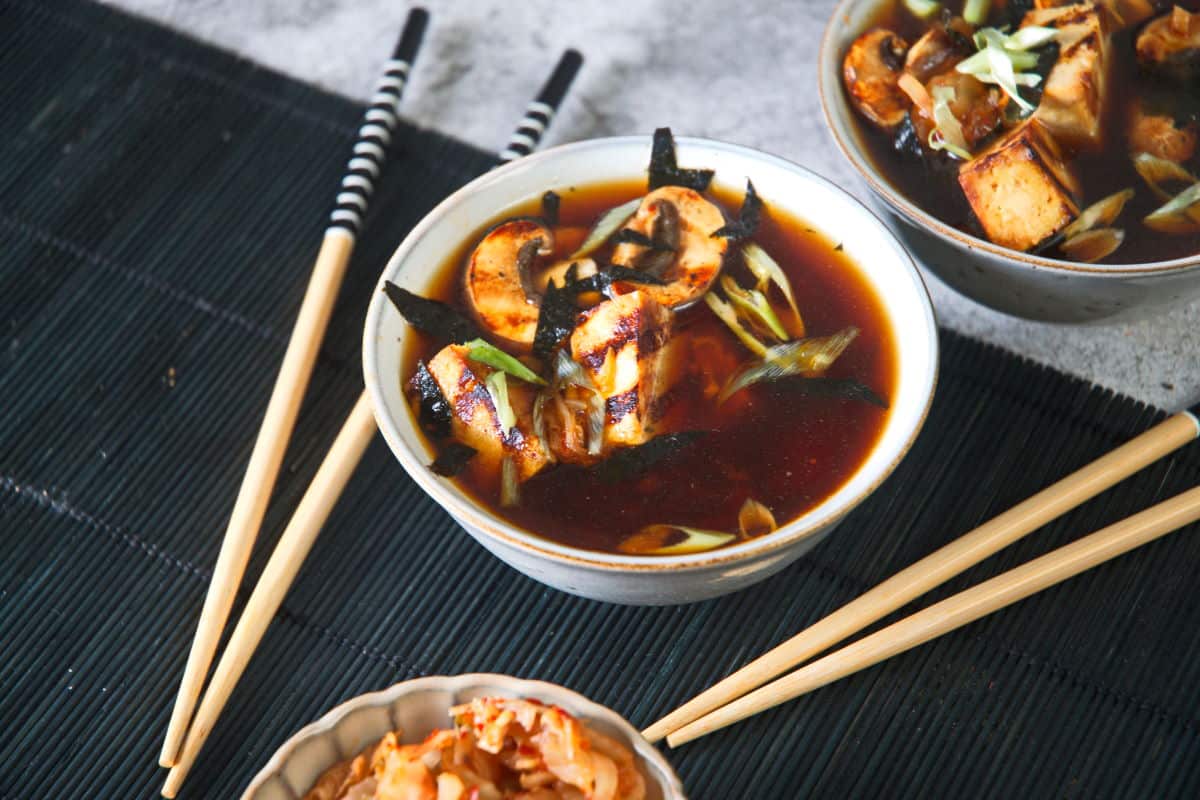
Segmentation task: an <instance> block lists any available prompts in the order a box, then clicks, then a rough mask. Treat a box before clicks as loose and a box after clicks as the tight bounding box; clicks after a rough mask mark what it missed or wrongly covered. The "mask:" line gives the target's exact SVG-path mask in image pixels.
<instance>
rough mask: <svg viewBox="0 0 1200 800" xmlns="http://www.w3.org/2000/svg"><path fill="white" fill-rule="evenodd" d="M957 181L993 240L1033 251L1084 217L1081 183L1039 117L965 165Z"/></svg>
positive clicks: (1012, 132) (959, 171)
mask: <svg viewBox="0 0 1200 800" xmlns="http://www.w3.org/2000/svg"><path fill="white" fill-rule="evenodd" d="M958 183H959V186H961V187H962V190H963V193H964V194H966V196H967V202H969V203H970V204H971V210H973V211H974V212H975V216H976V217H978V218H979V222H980V223H981V224H982V225H983V229H984V231H985V232H986V233H987V237H988V239H990V240H991V241H993V242H995V243H996V244H999V245H1003V246H1005V247H1011V248H1012V249H1014V250H1028V249H1029V248H1031V247H1033V246H1034V245H1036V244H1038V243H1039V242H1041V241H1042V240H1043V239H1046V238H1047V237H1049V236H1052V235H1054V234H1055V233H1057V232H1058V231H1060V230H1061V229H1062V228H1063V226H1065V225H1066V224H1067V223H1069V222H1070V221H1071V220H1073V219H1074V218H1075V217H1076V216H1077V215H1078V214H1079V207H1078V206H1077V205H1076V204H1075V197H1076V196H1078V193H1079V184H1078V181H1077V180H1076V178H1075V176H1074V175H1073V174H1072V173H1071V171H1070V169H1069V168H1068V167H1067V165H1066V164H1065V163H1064V161H1063V159H1062V154H1061V153H1060V151H1059V149H1058V147H1057V145H1056V144H1055V142H1054V139H1053V137H1052V136H1051V135H1050V134H1049V132H1048V131H1047V130H1046V128H1045V127H1044V126H1043V125H1042V124H1041V123H1039V122H1038V121H1037V120H1036V119H1030V120H1027V121H1026V122H1024V123H1023V124H1021V125H1020V126H1019V127H1017V128H1014V129H1013V130H1012V131H1011V132H1010V133H1009V134H1007V135H1006V136H1005V137H1004V138H1002V139H1000V140H999V141H998V142H996V143H995V144H993V145H992V146H991V147H989V148H988V149H987V150H984V151H983V152H982V153H980V154H979V155H977V156H975V158H972V159H971V160H970V161H968V162H966V163H965V164H963V165H962V166H961V167H960V168H959V170H958Z"/></svg>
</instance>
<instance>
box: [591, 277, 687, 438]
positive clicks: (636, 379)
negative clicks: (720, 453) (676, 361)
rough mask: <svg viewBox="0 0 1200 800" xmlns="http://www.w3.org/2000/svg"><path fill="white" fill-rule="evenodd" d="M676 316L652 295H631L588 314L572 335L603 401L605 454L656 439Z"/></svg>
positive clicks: (605, 304) (600, 306)
mask: <svg viewBox="0 0 1200 800" xmlns="http://www.w3.org/2000/svg"><path fill="white" fill-rule="evenodd" d="M672 316H673V314H672V313H671V310H670V309H668V308H666V307H665V306H663V305H661V304H659V303H658V302H656V301H655V300H654V299H653V298H652V297H650V296H649V295H648V294H646V293H644V292H640V291H639V292H630V293H629V294H624V295H619V296H617V297H615V298H613V299H611V300H606V301H605V302H603V303H600V304H599V305H597V306H594V307H593V308H591V309H589V310H588V311H586V312H584V314H583V319H582V320H581V321H580V323H579V326H578V327H576V328H575V332H574V333H572V334H571V343H570V344H571V356H572V358H574V359H575V360H576V361H577V362H578V363H579V364H580V366H582V367H583V368H584V370H585V371H587V373H588V376H589V377H590V378H591V379H592V382H593V383H594V384H595V386H596V388H597V389H598V390H599V391H600V394H601V395H602V396H603V397H604V403H605V420H604V446H605V448H609V447H614V446H628V445H636V444H641V443H643V442H645V441H647V440H649V439H650V438H651V437H653V435H654V430H653V428H654V423H655V422H656V421H657V419H658V408H657V405H658V398H659V395H660V394H661V393H662V391H663V389H664V386H663V384H664V375H665V363H666V359H667V353H668V350H669V348H668V346H667V345H668V341H669V339H670V335H671V320H672Z"/></svg>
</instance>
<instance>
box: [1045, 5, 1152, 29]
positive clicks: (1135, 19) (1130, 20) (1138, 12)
mask: <svg viewBox="0 0 1200 800" xmlns="http://www.w3.org/2000/svg"><path fill="white" fill-rule="evenodd" d="M1076 2H1077V0H1034V3H1033V7H1034V8H1037V9H1044V8H1058V7H1060V6H1070V5H1075V3H1076ZM1099 2H1100V7H1101V8H1102V9H1103V10H1104V11H1106V12H1108V21H1109V23H1110V25H1111V29H1112V30H1115V31H1119V30H1122V29H1124V28H1129V27H1132V26H1134V25H1137V24H1138V23H1139V22H1142V21H1143V20H1147V19H1150V17H1152V16H1154V3H1153V2H1152V1H1151V0H1099Z"/></svg>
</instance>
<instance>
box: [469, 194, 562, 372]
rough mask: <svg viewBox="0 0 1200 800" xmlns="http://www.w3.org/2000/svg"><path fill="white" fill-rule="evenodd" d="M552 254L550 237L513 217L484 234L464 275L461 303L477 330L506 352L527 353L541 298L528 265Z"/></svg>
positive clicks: (534, 223)
mask: <svg viewBox="0 0 1200 800" xmlns="http://www.w3.org/2000/svg"><path fill="white" fill-rule="evenodd" d="M553 249H554V234H553V233H551V231H550V229H549V228H547V227H546V226H545V225H544V224H543V223H542V222H541V221H540V220H535V219H531V218H525V217H518V218H517V219H510V220H508V221H507V222H502V223H500V224H499V225H497V226H496V227H494V228H492V229H491V230H490V231H488V233H487V235H485V236H484V237H483V240H482V241H480V242H479V244H478V245H476V246H475V251H474V252H473V253H471V259H470V262H469V263H468V264H467V270H466V294H467V303H468V304H469V305H470V307H471V311H472V312H474V314H475V317H476V319H478V320H479V322H480V324H481V325H483V326H484V327H485V328H487V329H488V331H489V332H491V333H492V334H493V335H494V336H496V337H497V338H498V339H500V340H501V341H502V343H503V344H506V345H508V346H510V347H516V348H520V349H528V348H529V347H530V345H532V344H533V335H534V332H535V331H536V330H537V320H538V307H539V303H540V302H541V294H540V293H538V292H537V290H536V289H535V288H534V282H533V277H532V273H533V269H534V262H535V261H536V260H537V258H538V257H539V256H546V255H549V254H550V253H551V252H552V251H553Z"/></svg>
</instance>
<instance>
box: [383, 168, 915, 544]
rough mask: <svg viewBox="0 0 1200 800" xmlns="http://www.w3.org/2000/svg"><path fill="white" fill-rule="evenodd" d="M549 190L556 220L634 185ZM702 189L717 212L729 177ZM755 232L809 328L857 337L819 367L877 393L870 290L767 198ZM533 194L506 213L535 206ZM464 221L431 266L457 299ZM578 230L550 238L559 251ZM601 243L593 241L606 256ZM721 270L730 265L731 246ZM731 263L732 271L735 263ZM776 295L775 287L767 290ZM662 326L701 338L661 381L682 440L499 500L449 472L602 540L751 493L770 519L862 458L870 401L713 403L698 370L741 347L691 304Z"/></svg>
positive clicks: (540, 480) (876, 309)
mask: <svg viewBox="0 0 1200 800" xmlns="http://www.w3.org/2000/svg"><path fill="white" fill-rule="evenodd" d="M556 191H558V192H559V194H560V195H561V196H562V210H561V223H560V224H561V225H564V226H580V227H581V229H582V228H587V227H590V225H591V224H592V222H593V221H594V220H595V219H596V218H597V217H598V216H599V215H600V214H602V213H603V212H604V211H606V210H608V209H609V208H612V207H613V206H616V205H619V204H621V203H623V202H626V201H628V200H630V199H632V198H634V197H639V196H641V195H643V194H645V191H646V190H645V183H644V181H638V182H636V183H633V182H630V183H619V184H608V185H602V186H594V187H586V188H583V189H576V188H567V189H558V190H556ZM711 195H712V196H714V197H715V199H716V200H717V201H718V202H719V203H720V204H721V205H722V206H723V207H724V208H725V210H726V213H727V215H728V213H729V212H730V211H731V210H733V211H736V209H737V208H738V207H739V205H740V203H741V190H738V191H733V192H731V191H724V190H721V189H716V190H715V191H714V192H712V193H711ZM764 199H765V201H766V204H767V218H766V219H764V221H763V223H762V225H761V227H760V228H759V232H758V234H757V235H756V236H755V241H757V242H758V243H759V244H760V245H762V246H763V247H764V248H765V249H766V250H767V251H768V252H769V253H771V254H772V256H774V258H775V259H776V260H777V261H778V262H779V263H780V264H781V265H782V266H783V268H784V270H785V272H786V273H787V275H788V277H789V278H790V280H791V283H792V286H793V288H794V291H795V293H796V299H797V302H798V304H799V306H800V311H801V314H802V315H803V317H804V320H805V324H806V326H807V332H808V335H810V336H816V335H824V334H829V333H833V332H834V331H836V330H838V329H840V328H843V327H845V326H847V325H857V326H858V327H859V328H860V329H861V331H862V332H861V334H860V335H859V337H858V339H857V340H855V342H854V343H853V344H852V345H851V346H850V348H849V349H848V350H847V351H846V352H845V353H844V354H843V355H842V356H841V358H840V359H838V361H837V362H836V363H835V364H834V366H833V368H832V369H831V370H830V371H829V376H830V377H837V378H853V379H856V380H859V381H862V382H863V383H865V384H867V385H868V386H870V387H871V388H872V389H874V390H875V391H876V392H877V393H879V394H880V395H882V396H883V397H884V398H889V399H890V398H891V397H892V395H893V391H894V387H895V345H894V342H893V334H892V331H891V329H890V327H889V325H888V323H887V318H886V316H885V314H884V311H883V308H882V305H881V303H880V301H879V298H878V297H877V296H876V295H875V292H874V290H873V289H872V288H871V287H870V286H869V285H868V284H867V283H866V281H865V280H864V278H863V277H862V275H861V274H860V272H859V271H858V269H857V268H856V267H855V266H854V265H853V263H852V262H851V261H850V260H849V259H848V258H847V257H846V256H845V255H843V254H842V253H841V252H840V251H839V250H837V249H835V245H834V244H833V243H831V242H829V241H828V239H826V238H825V237H824V236H823V235H821V234H819V233H817V232H815V231H813V230H811V229H810V228H808V227H807V226H805V225H804V224H803V223H802V222H800V221H798V220H796V219H794V218H791V217H788V216H785V215H783V214H781V213H779V212H774V211H772V210H771V198H769V197H768V198H764ZM537 211H538V209H537V206H536V204H532V203H531V204H530V205H529V206H528V207H527V208H522V209H517V210H515V211H514V212H513V213H537ZM487 227H490V225H488V226H485V228H484V229H482V230H480V231H478V232H476V234H475V235H473V236H471V237H470V238H469V239H468V240H467V241H466V242H465V243H464V245H463V247H462V248H461V250H460V251H459V252H457V253H455V254H454V255H453V256H452V257H451V258H450V259H448V260H447V262H446V263H445V264H444V265H443V267H442V269H441V270H440V273H441V274H440V276H439V280H438V282H437V284H436V286H435V289H434V290H433V291H434V294H433V296H435V297H437V298H438V299H440V300H443V301H445V302H448V303H451V304H453V305H455V306H457V307H459V308H464V305H463V300H462V292H461V285H460V280H461V271H462V265H463V264H464V263H465V261H466V259H467V258H468V257H469V255H470V253H471V250H472V249H473V248H474V246H475V244H476V242H477V241H478V239H479V237H480V236H481V235H482V233H483V230H486V229H487ZM577 243H578V240H577V239H572V240H571V241H569V242H568V241H563V240H562V239H561V238H560V241H559V242H557V243H556V244H557V249H558V251H559V252H557V253H556V254H555V257H556V258H557V257H565V256H566V255H567V254H568V253H569V252H571V250H573V249H574V247H575V246H576V245H577ZM607 253H608V251H607V250H602V251H601V255H602V256H604V257H606V256H607ZM726 268H727V269H734V270H743V269H744V267H742V266H741V265H740V264H738V263H736V262H735V261H734V260H733V259H732V258H731V259H730V261H729V262H728V264H727V267H726ZM734 274H740V272H735V273H734ZM772 297H773V299H774V301H775V302H776V303H777V305H779V304H780V300H779V298H778V297H777V296H775V295H772ZM675 331H676V333H675V335H676V336H684V337H689V339H690V340H691V341H693V342H696V341H698V340H700V339H701V338H703V340H704V341H705V342H706V347H707V348H708V349H706V350H705V351H704V352H705V363H704V364H699V363H695V362H693V365H694V366H693V368H690V369H689V370H688V371H687V374H686V376H685V377H684V379H683V380H682V381H681V382H680V383H679V384H678V385H677V386H676V387H675V388H674V389H673V390H672V391H671V392H670V393H669V395H668V397H669V399H668V401H667V404H666V406H665V412H664V418H663V422H662V424H661V425H660V426H659V430H660V432H670V431H681V430H708V431H712V433H710V434H708V435H707V436H706V437H705V438H703V439H701V440H700V441H699V442H698V443H696V444H695V445H693V446H692V447H691V448H690V449H689V450H686V451H683V452H680V453H678V454H676V455H675V456H673V457H671V458H670V459H669V460H668V461H666V462H663V463H661V464H660V465H657V466H656V467H654V468H653V469H652V470H651V471H650V472H649V473H648V474H646V475H643V476H641V477H640V478H639V479H636V480H631V481H623V482H620V483H616V484H606V483H604V482H602V481H600V480H599V479H597V478H595V477H593V476H591V475H589V474H588V473H587V472H585V471H583V470H579V469H573V468H567V467H559V466H550V467H548V468H547V469H545V470H544V471H543V472H542V473H541V474H539V475H537V476H535V477H534V478H533V479H531V480H530V481H528V482H527V483H525V484H524V485H522V487H521V495H522V503H521V505H520V507H518V508H500V507H499V504H498V502H497V498H498V496H499V478H498V476H497V475H495V474H493V473H490V472H485V471H483V470H477V469H476V470H473V469H468V470H467V471H466V472H464V473H463V474H462V475H461V476H459V477H458V478H457V479H456V481H457V482H458V484H459V485H460V486H461V487H462V488H463V489H465V490H466V491H467V492H469V493H470V494H471V495H473V496H474V497H475V498H476V499H477V500H479V502H480V503H482V504H483V505H484V506H486V507H488V508H489V509H491V510H492V511H493V512H494V513H496V514H498V515H499V516H501V517H504V518H506V519H508V520H510V521H512V522H513V523H515V524H516V525H518V526H520V527H521V528H524V529H525V530H528V531H531V532H534V533H537V534H538V535H541V536H544V537H546V538H548V539H552V540H554V541H558V542H562V543H564V544H568V545H572V546H575V547H581V548H586V549H591V550H600V551H607V552H613V551H615V550H616V548H617V544H618V543H619V542H620V541H621V540H622V539H624V538H625V537H626V536H629V535H630V534H632V533H634V532H636V531H637V530H639V529H640V528H642V527H643V526H645V525H650V524H656V523H668V524H677V525H687V526H693V527H700V528H708V529H712V530H722V531H735V530H736V529H737V512H738V509H739V508H740V507H741V505H742V503H743V502H744V501H745V500H746V498H747V497H754V498H755V499H757V500H759V501H760V502H762V503H765V504H766V505H767V506H768V507H769V508H771V509H772V511H773V512H774V514H775V516H776V519H777V520H778V521H779V522H780V524H782V523H784V522H786V521H788V520H791V519H793V518H795V517H797V516H799V515H800V514H802V513H804V512H805V511H807V510H809V509H811V508H813V507H814V506H816V505H817V504H819V503H820V502H821V501H822V500H824V499H825V498H826V497H828V496H829V495H831V494H833V493H834V492H835V491H836V490H837V489H838V488H839V487H840V486H841V485H842V484H843V483H845V481H846V480H847V479H848V478H849V477H850V475H851V474H853V473H854V472H855V471H856V470H857V468H858V467H859V466H860V465H861V464H862V462H863V461H864V460H865V459H866V457H867V454H868V453H869V452H870V450H871V448H872V447H873V446H874V444H875V442H876V441H877V440H878V438H879V435H880V433H881V432H882V429H883V425H884V422H885V421H886V419H887V412H886V411H884V410H882V409H880V408H878V407H876V406H873V405H870V404H867V403H864V402H861V401H853V400H846V399H841V398H832V397H819V396H813V395H807V394H803V393H801V392H799V391H796V390H794V389H786V388H774V387H769V386H761V385H760V386H755V387H751V388H750V389H748V390H745V391H743V392H741V393H739V394H737V395H735V396H733V397H732V398H730V400H728V401H727V402H726V403H725V404H724V405H723V406H720V407H718V406H717V405H716V403H715V401H714V400H713V399H712V398H711V397H705V396H704V395H703V392H702V391H701V386H702V385H703V384H704V383H705V382H706V381H716V383H717V384H718V385H721V384H723V383H724V382H725V378H726V377H727V375H728V374H729V373H731V372H732V371H733V369H734V368H736V367H737V366H738V365H740V364H741V363H743V362H745V361H747V360H749V359H750V358H752V356H751V354H750V353H749V352H748V351H747V350H745V348H744V347H742V346H741V345H740V344H738V342H737V341H736V340H735V339H734V337H733V335H732V334H731V333H730V332H729V331H728V330H727V329H726V328H725V327H724V326H723V325H722V324H721V323H720V322H719V321H718V320H717V319H716V317H715V316H714V315H713V314H712V312H711V311H709V309H708V307H707V306H705V304H704V303H702V302H701V303H698V304H696V305H694V306H692V307H691V308H688V309H686V310H684V311H682V312H680V313H679V314H678V316H677V317H676V328H675ZM412 341H413V342H414V344H413V346H411V347H410V348H409V350H408V352H407V353H405V358H404V361H403V363H404V365H405V366H404V378H405V379H407V377H408V376H410V375H411V374H412V372H413V369H414V368H415V365H416V360H417V359H418V358H425V359H428V358H430V357H432V356H433V355H434V354H435V353H436V352H437V349H438V347H439V346H440V344H439V343H434V342H432V341H429V340H428V338H427V337H423V336H419V335H418V336H414V337H412Z"/></svg>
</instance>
